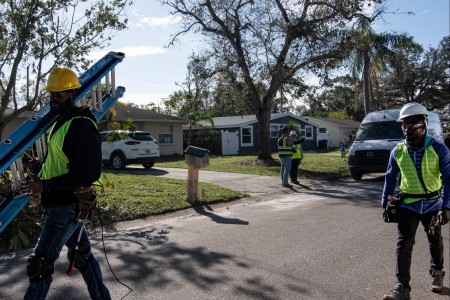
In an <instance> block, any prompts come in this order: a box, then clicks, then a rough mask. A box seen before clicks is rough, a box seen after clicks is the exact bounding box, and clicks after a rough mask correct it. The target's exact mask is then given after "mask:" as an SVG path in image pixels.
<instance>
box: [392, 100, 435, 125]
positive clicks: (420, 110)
mask: <svg viewBox="0 0 450 300" xmlns="http://www.w3.org/2000/svg"><path fill="white" fill-rule="evenodd" d="M418 115H422V116H425V117H427V116H428V111H427V109H426V108H425V106H423V105H422V104H419V103H415V102H411V103H408V104H406V105H405V106H403V107H402V109H401V110H400V116H399V118H398V120H397V121H398V122H401V121H402V120H403V119H404V118H406V117H410V116H418Z"/></svg>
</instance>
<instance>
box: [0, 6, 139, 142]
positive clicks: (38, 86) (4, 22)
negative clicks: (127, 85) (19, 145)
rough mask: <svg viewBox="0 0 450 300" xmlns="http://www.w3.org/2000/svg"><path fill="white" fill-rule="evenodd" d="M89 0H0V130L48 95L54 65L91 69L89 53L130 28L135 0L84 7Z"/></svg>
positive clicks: (75, 68) (40, 102) (41, 101)
mask: <svg viewBox="0 0 450 300" xmlns="http://www.w3.org/2000/svg"><path fill="white" fill-rule="evenodd" d="M83 2H85V1H80V0H53V1H42V0H26V1H19V0H9V1H5V0H0V134H1V133H2V132H3V129H4V127H5V125H6V124H7V123H8V122H9V121H10V120H12V119H13V118H15V117H16V116H17V115H19V114H20V113H22V112H24V111H27V110H32V109H34V108H35V107H36V106H37V105H40V104H42V103H43V102H44V101H46V100H47V97H46V95H45V94H44V93H43V92H42V86H43V84H44V81H45V79H46V78H47V75H48V74H49V72H50V71H51V69H52V68H53V67H54V66H56V65H65V66H67V67H69V68H72V69H74V70H77V71H80V70H82V69H86V68H87V66H88V64H89V63H90V61H89V60H88V59H87V58H86V57H87V55H88V54H89V52H90V51H91V50H93V49H99V48H103V47H105V46H106V45H107V44H108V41H109V40H110V39H111V37H112V36H113V33H114V32H115V31H119V30H123V29H125V28H126V24H127V19H126V18H125V16H124V10H125V8H126V7H127V6H128V5H130V4H131V1H129V0H110V1H108V2H105V1H100V0H98V1H95V2H94V1H92V3H91V4H89V5H90V6H86V7H84V8H81V6H82V5H83ZM7 109H8V110H10V111H8V113H6V112H7Z"/></svg>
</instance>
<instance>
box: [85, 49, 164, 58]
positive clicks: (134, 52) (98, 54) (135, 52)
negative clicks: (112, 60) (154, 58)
mask: <svg viewBox="0 0 450 300" xmlns="http://www.w3.org/2000/svg"><path fill="white" fill-rule="evenodd" d="M114 51H116V52H123V53H125V55H126V56H127V57H136V56H148V55H156V54H163V53H166V52H167V49H165V48H163V47H153V46H136V47H123V48H119V49H116V50H114ZM108 53H109V51H95V52H91V53H90V54H89V56H88V58H89V59H91V60H97V59H100V58H102V57H104V56H105V55H106V54H108Z"/></svg>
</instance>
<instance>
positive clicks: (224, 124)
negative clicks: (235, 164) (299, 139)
mask: <svg viewBox="0 0 450 300" xmlns="http://www.w3.org/2000/svg"><path fill="white" fill-rule="evenodd" d="M212 121H213V123H214V126H212V124H211V123H210V122H206V121H202V122H200V123H201V125H202V127H203V128H208V129H210V131H211V132H212V136H213V137H215V138H213V139H211V140H210V141H209V142H206V143H204V141H203V140H201V139H199V140H197V141H196V140H195V139H193V140H192V144H193V145H196V146H199V147H202V146H203V147H205V148H207V149H209V150H210V151H211V153H213V154H218V155H238V154H239V155H249V154H256V153H258V149H259V143H258V121H257V119H256V116H255V115H244V116H230V117H216V118H213V119H212ZM290 121H293V122H295V123H297V124H298V128H299V130H300V134H301V135H303V136H304V137H305V141H304V142H303V145H302V146H303V149H304V150H305V151H308V150H315V149H317V129H318V128H317V125H315V124H313V123H311V122H309V121H307V120H305V119H304V118H303V117H299V116H296V115H294V114H291V113H277V114H272V115H271V118H270V148H271V150H272V152H273V153H276V152H277V151H278V145H277V141H278V138H279V137H280V129H281V128H282V127H283V126H285V125H287V124H288V123H289V122H290ZM183 131H184V134H185V142H187V141H188V140H189V138H188V136H189V133H188V132H189V131H191V136H193V137H195V135H196V134H198V133H199V132H200V131H201V130H200V129H199V126H196V127H192V128H191V129H189V126H187V125H185V126H184V127H183Z"/></svg>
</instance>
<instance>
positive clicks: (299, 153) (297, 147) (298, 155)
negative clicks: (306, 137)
mask: <svg viewBox="0 0 450 300" xmlns="http://www.w3.org/2000/svg"><path fill="white" fill-rule="evenodd" d="M292 147H293V148H294V153H292V159H300V158H302V144H295V145H292Z"/></svg>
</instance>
